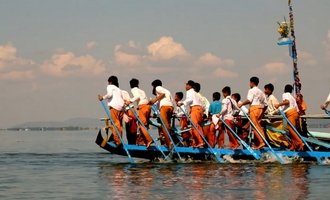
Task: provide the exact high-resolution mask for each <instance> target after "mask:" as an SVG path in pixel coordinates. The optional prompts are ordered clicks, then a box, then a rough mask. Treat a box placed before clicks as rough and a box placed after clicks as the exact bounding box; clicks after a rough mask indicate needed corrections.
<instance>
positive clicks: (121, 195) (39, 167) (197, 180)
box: [0, 130, 330, 199]
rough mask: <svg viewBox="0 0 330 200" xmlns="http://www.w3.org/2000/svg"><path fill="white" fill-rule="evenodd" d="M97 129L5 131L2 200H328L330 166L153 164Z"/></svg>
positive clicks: (0, 157)
mask: <svg viewBox="0 0 330 200" xmlns="http://www.w3.org/2000/svg"><path fill="white" fill-rule="evenodd" d="M96 132H97V131H96V130H95V131H45V132H41V131H40V132H30V131H22V132H15V131H0V199H328V193H329V191H328V188H329V183H330V166H329V165H325V166H319V165H316V164H311V163H309V164H289V165H279V164H276V163H268V164H266V163H263V164H260V163H253V162H252V163H245V164H229V163H228V164H216V163H181V164H175V163H149V162H148V161H143V160H139V161H138V163H137V164H130V163H128V160H127V158H125V157H120V156H116V155H111V154H109V153H107V152H105V151H104V150H102V149H100V148H99V147H98V146H97V145H96V144H95V143H94V140H95V137H96Z"/></svg>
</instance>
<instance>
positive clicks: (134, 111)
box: [128, 106, 167, 160]
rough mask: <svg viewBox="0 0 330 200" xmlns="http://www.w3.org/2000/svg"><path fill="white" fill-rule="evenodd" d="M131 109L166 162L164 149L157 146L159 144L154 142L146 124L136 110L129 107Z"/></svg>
mask: <svg viewBox="0 0 330 200" xmlns="http://www.w3.org/2000/svg"><path fill="white" fill-rule="evenodd" d="M128 107H129V109H130V110H131V111H132V113H133V115H134V116H135V118H136V119H137V120H138V122H139V124H140V125H141V126H142V128H144V129H145V130H147V133H148V134H149V136H150V137H151V139H152V142H153V143H154V144H155V145H156V148H157V149H158V150H159V151H160V152H161V153H162V154H163V156H164V159H165V160H166V158H167V156H166V155H165V153H164V152H163V151H162V149H161V148H160V146H159V145H158V144H157V142H156V141H155V140H154V138H153V137H152V136H151V134H150V133H149V131H148V129H147V127H146V126H145V125H144V123H143V122H142V121H141V119H140V118H139V116H138V114H137V113H136V110H135V109H134V108H133V107H131V106H128Z"/></svg>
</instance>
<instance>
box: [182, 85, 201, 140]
mask: <svg viewBox="0 0 330 200" xmlns="http://www.w3.org/2000/svg"><path fill="white" fill-rule="evenodd" d="M194 84H195V83H194V81H192V80H189V81H188V82H187V83H186V91H187V93H186V99H185V100H184V101H183V102H180V103H178V104H177V105H178V106H182V105H185V107H190V116H191V121H192V122H193V123H194V124H195V126H196V127H195V126H194V127H192V131H191V133H192V136H193V147H203V146H204V145H205V143H204V142H203V140H202V137H201V135H200V134H203V129H202V127H201V125H200V124H201V122H202V120H203V112H204V111H203V108H202V102H201V101H200V98H199V96H198V95H197V93H196V91H195V90H194V88H193V87H194ZM196 128H197V129H196Z"/></svg>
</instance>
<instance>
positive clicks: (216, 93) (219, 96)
mask: <svg viewBox="0 0 330 200" xmlns="http://www.w3.org/2000/svg"><path fill="white" fill-rule="evenodd" d="M212 98H213V101H219V100H220V98H221V94H220V92H214V93H213V95H212Z"/></svg>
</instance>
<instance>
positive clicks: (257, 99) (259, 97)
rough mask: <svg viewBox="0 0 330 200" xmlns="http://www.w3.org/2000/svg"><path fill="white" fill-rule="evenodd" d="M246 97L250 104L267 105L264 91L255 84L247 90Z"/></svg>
mask: <svg viewBox="0 0 330 200" xmlns="http://www.w3.org/2000/svg"><path fill="white" fill-rule="evenodd" d="M247 99H248V100H249V101H250V102H251V106H263V107H265V106H267V100H266V95H265V93H263V92H262V91H261V90H260V89H259V88H258V87H256V86H255V87H253V88H251V89H250V90H249V92H248V95H247Z"/></svg>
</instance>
